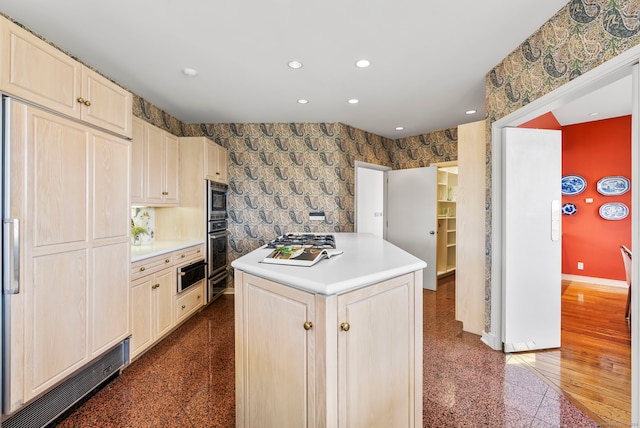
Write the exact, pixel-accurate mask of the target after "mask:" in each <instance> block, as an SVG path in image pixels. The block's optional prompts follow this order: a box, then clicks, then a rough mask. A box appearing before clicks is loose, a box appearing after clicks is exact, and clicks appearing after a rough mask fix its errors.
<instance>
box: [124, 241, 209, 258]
mask: <svg viewBox="0 0 640 428" xmlns="http://www.w3.org/2000/svg"><path fill="white" fill-rule="evenodd" d="M201 244H204V241H203V240H199V241H198V240H193V241H155V242H153V243H151V244H143V245H132V246H131V261H132V262H137V261H139V260H143V259H148V258H150V257H155V256H159V255H160V254H166V253H171V252H173V251H178V250H182V249H184V248H189V247H192V246H194V245H201Z"/></svg>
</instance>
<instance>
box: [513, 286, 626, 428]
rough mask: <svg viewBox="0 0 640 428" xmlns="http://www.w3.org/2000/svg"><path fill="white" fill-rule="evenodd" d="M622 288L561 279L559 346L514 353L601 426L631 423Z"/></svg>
mask: <svg viewBox="0 0 640 428" xmlns="http://www.w3.org/2000/svg"><path fill="white" fill-rule="evenodd" d="M626 298H627V290H626V289H625V288H619V287H611V286H601V285H594V284H586V283H579V282H573V281H563V283H562V336H561V344H562V345H561V348H560V349H554V350H549V351H538V352H528V353H518V354H513V355H514V357H515V358H517V359H518V360H520V362H521V363H522V364H524V365H526V366H528V367H529V368H530V369H531V370H533V371H535V372H536V373H538V374H539V375H540V376H542V377H543V378H544V379H546V381H547V382H548V383H549V384H550V385H551V386H552V387H555V388H556V389H557V390H558V392H562V393H564V394H565V396H566V397H567V398H568V399H569V400H570V401H571V402H572V403H573V404H574V405H576V407H578V408H580V409H581V410H582V411H584V412H585V413H586V414H588V415H589V416H590V417H592V419H594V420H595V421H596V422H598V423H600V424H601V425H606V426H629V425H630V423H631V326H630V324H629V322H628V321H627V320H626V319H625V305H626Z"/></svg>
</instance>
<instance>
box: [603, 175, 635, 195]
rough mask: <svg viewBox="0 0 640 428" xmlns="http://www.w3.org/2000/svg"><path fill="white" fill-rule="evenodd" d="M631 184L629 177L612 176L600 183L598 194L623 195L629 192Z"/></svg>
mask: <svg viewBox="0 0 640 428" xmlns="http://www.w3.org/2000/svg"><path fill="white" fill-rule="evenodd" d="M630 187H631V183H630V182H629V179H628V178H627V177H623V176H621V175H612V176H610V177H604V178H601V179H600V180H599V181H598V186H597V189H598V192H599V193H601V194H603V195H605V196H617V195H623V194H625V193H627V192H628V191H629V188H630Z"/></svg>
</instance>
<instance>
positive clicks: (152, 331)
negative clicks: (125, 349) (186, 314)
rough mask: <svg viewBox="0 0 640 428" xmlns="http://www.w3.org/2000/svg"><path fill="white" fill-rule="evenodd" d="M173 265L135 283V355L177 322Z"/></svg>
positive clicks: (133, 352) (132, 318)
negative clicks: (174, 305) (174, 302)
mask: <svg viewBox="0 0 640 428" xmlns="http://www.w3.org/2000/svg"><path fill="white" fill-rule="evenodd" d="M175 290H176V270H175V268H174V267H173V266H172V267H170V268H166V269H163V270H160V271H158V272H156V273H153V274H151V275H147V276H143V277H141V278H139V279H136V280H134V281H132V283H131V358H133V357H136V356H137V355H138V354H140V353H141V352H142V351H144V350H145V349H147V348H148V347H150V346H151V345H153V344H154V343H155V342H156V341H157V340H158V339H160V338H161V337H162V336H164V335H165V334H167V333H168V332H169V331H171V329H172V327H173V326H174V322H175V321H174V320H175V318H174V316H173V312H174V311H173V301H174V298H173V296H174V295H175Z"/></svg>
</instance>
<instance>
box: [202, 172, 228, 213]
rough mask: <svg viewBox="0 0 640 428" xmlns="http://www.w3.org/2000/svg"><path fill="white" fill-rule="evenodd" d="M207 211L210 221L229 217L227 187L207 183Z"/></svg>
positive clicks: (213, 182)
mask: <svg viewBox="0 0 640 428" xmlns="http://www.w3.org/2000/svg"><path fill="white" fill-rule="evenodd" d="M207 192H208V195H207V205H208V207H207V209H208V213H209V220H218V219H221V218H222V219H224V218H226V217H227V185H226V184H222V183H216V182H215V181H207Z"/></svg>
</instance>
